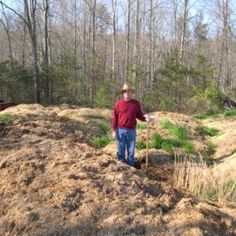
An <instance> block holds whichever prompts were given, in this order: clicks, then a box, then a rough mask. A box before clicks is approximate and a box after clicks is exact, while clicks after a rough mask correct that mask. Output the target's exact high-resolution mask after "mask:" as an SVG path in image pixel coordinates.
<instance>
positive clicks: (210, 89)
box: [0, 0, 236, 113]
mask: <svg viewBox="0 0 236 236" xmlns="http://www.w3.org/2000/svg"><path fill="white" fill-rule="evenodd" d="M235 10H236V5H235V3H233V1H232V0H211V1H207V2H206V1H202V0H196V1H190V0H171V1H159V0H155V1H154V0H110V1H104V0H100V1H98V0H69V1H63V0H20V1H6V0H2V1H0V41H1V45H0V53H1V59H0V99H1V100H4V101H9V102H15V103H21V102H24V103H42V104H59V103H71V104H77V105H81V106H90V107H106V108H111V107H112V104H113V102H114V100H115V99H116V98H117V96H118V95H117V93H116V92H117V88H120V87H121V85H122V84H123V83H124V82H129V83H130V84H132V85H134V86H135V88H136V96H137V98H138V99H139V100H140V101H141V103H142V104H143V107H144V109H145V111H154V110H169V111H179V112H185V113H197V112H204V111H207V110H209V109H210V110H220V109H222V108H223V105H224V98H225V97H229V98H232V99H235V97H236V79H235V74H236V70H235V55H236V51H235V42H236V41H235V33H236V28H235V15H234V12H235Z"/></svg>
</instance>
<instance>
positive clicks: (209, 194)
mask: <svg viewBox="0 0 236 236" xmlns="http://www.w3.org/2000/svg"><path fill="white" fill-rule="evenodd" d="M174 186H177V187H179V188H185V189H187V190H188V191H190V192H191V193H193V194H194V195H195V196H197V197H198V198H200V199H204V200H208V201H213V202H219V203H224V204H227V205H233V206H236V174H235V173H234V174H231V175H229V173H228V172H226V171H225V172H221V173H219V171H218V168H217V165H215V166H213V167H208V166H207V164H206V162H204V161H202V160H201V161H200V162H195V161H193V160H191V159H188V158H184V160H180V158H179V157H177V156H176V158H175V171H174Z"/></svg>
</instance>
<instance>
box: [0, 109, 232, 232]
mask: <svg viewBox="0 0 236 236" xmlns="http://www.w3.org/2000/svg"><path fill="white" fill-rule="evenodd" d="M5 112H7V113H9V114H11V115H12V117H13V118H12V121H10V122H8V123H7V124H5V123H4V124H0V125H1V132H0V136H1V137H0V139H1V143H0V198H1V202H0V235H70V236H71V235H196V236H198V235H199V236H200V235H235V234H236V219H235V215H233V214H234V212H233V210H232V209H223V208H222V209H221V208H219V207H218V206H217V205H213V204H209V203H207V202H201V201H199V200H197V199H195V198H194V197H192V196H191V195H190V194H189V193H185V192H183V191H181V190H178V189H175V188H174V186H173V183H172V181H171V175H172V174H173V173H172V171H173V170H172V169H171V168H170V169H168V166H165V167H163V169H162V170H161V168H160V170H159V174H157V173H158V172H153V173H154V174H155V175H156V176H155V175H154V174H152V171H153V167H152V166H150V168H149V169H147V170H146V171H143V170H142V169H141V170H140V169H135V168H133V167H129V166H127V165H125V164H124V163H121V162H119V161H117V160H116V158H115V157H114V155H112V154H108V153H104V151H103V150H101V149H97V148H94V147H93V146H92V145H91V143H90V139H91V137H92V136H93V135H99V132H100V131H99V130H98V129H97V128H96V124H98V123H96V122H94V120H93V121H91V119H88V118H91V116H92V117H93V119H97V118H98V117H97V116H103V117H104V119H105V120H106V121H107V122H110V114H111V112H110V111H108V110H106V111H102V110H96V109H95V110H91V109H85V108H79V107H72V108H71V107H67V106H65V107H63V106H61V107H47V108H46V107H43V106H40V105H18V106H16V107H12V108H8V109H7V110H5V111H2V112H0V115H2V114H4V113H5ZM113 153H114V150H113ZM163 166H164V165H163ZM165 168H166V169H165ZM165 171H166V172H167V173H168V175H169V177H168V176H167V175H165V177H166V179H165V178H163V176H164V175H163V173H164V172H165Z"/></svg>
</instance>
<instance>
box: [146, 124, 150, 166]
mask: <svg viewBox="0 0 236 236" xmlns="http://www.w3.org/2000/svg"><path fill="white" fill-rule="evenodd" d="M148 143H149V122H147V143H146V169H147V168H148Z"/></svg>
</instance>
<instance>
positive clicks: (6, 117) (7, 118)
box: [0, 113, 13, 125]
mask: <svg viewBox="0 0 236 236" xmlns="http://www.w3.org/2000/svg"><path fill="white" fill-rule="evenodd" d="M12 120H13V116H12V115H11V114H9V113H3V114H1V115H0V123H3V124H5V125H6V124H8V123H10V122H11V121H12Z"/></svg>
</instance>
